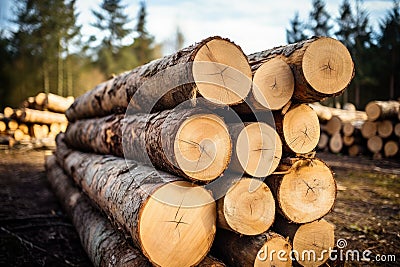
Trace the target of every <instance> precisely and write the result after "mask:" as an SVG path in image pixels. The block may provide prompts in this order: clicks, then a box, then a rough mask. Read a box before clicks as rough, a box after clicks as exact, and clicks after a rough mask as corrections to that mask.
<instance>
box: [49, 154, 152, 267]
mask: <svg viewBox="0 0 400 267" xmlns="http://www.w3.org/2000/svg"><path fill="white" fill-rule="evenodd" d="M45 165H46V172H47V179H48V180H49V182H50V184H51V187H52V189H53V191H54V193H55V195H56V196H57V198H58V200H59V201H60V203H61V205H62V207H63V208H64V210H65V211H66V213H67V214H68V216H69V217H70V218H71V221H72V223H73V225H74V226H75V228H76V230H77V232H78V235H79V238H80V240H81V243H82V247H83V248H84V249H85V251H86V253H87V255H88V256H89V259H90V260H91V261H92V263H93V265H94V266H104V267H107V266H121V267H122V266H132V267H141V266H144V267H145V266H151V264H150V263H149V261H148V260H147V258H146V257H145V256H143V254H142V253H141V252H140V251H139V250H138V249H136V248H134V247H132V246H130V245H129V243H128V242H127V240H126V239H125V237H124V236H123V235H122V234H121V233H119V232H117V231H116V230H114V228H113V226H112V225H111V223H110V222H109V221H108V220H107V219H106V218H105V217H104V216H102V215H101V213H100V212H99V211H98V210H96V209H95V208H94V207H93V206H92V205H91V203H90V200H89V199H88V198H87V197H86V196H85V195H84V194H83V193H81V192H80V190H78V188H76V187H75V185H74V183H73V181H72V180H71V179H70V178H69V177H68V176H66V174H65V173H64V172H63V170H62V169H61V167H59V166H58V164H57V162H56V159H55V157H54V156H49V157H47V158H46V164H45Z"/></svg>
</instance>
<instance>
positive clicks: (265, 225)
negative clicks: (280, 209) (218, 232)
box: [217, 178, 275, 235]
mask: <svg viewBox="0 0 400 267" xmlns="http://www.w3.org/2000/svg"><path fill="white" fill-rule="evenodd" d="M217 215H218V217H217V222H218V227H221V228H224V229H227V230H230V231H234V232H236V233H239V234H243V235H258V234H261V233H263V232H265V231H267V230H268V229H269V228H270V227H271V225H272V223H273V222H274V218H275V201H274V197H273V195H272V193H271V191H270V190H269V188H268V186H267V185H266V184H265V183H263V182H262V181H261V180H258V179H254V178H253V179H252V178H241V179H239V180H237V181H235V182H233V183H232V184H231V185H230V187H229V189H228V191H227V193H226V194H225V195H224V196H223V197H222V198H220V199H218V201H217Z"/></svg>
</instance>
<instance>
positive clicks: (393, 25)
mask: <svg viewBox="0 0 400 267" xmlns="http://www.w3.org/2000/svg"><path fill="white" fill-rule="evenodd" d="M399 2H400V1H399V0H395V1H393V8H392V10H390V11H389V12H388V14H387V15H386V17H385V19H384V20H383V21H382V23H381V24H380V36H379V40H378V41H379V49H380V55H381V56H385V55H386V56H387V55H389V59H388V60H385V61H384V64H383V66H382V68H381V69H383V70H385V71H384V72H383V73H382V74H383V75H382V76H383V77H382V82H381V83H380V84H382V85H383V86H385V87H387V88H389V97H390V98H391V99H395V98H396V97H400V7H399Z"/></svg>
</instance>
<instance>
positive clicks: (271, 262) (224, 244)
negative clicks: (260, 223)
mask: <svg viewBox="0 0 400 267" xmlns="http://www.w3.org/2000/svg"><path fill="white" fill-rule="evenodd" d="M291 249H292V247H291V245H290V243H289V241H288V240H286V239H285V238H283V237H282V236H281V235H279V234H276V233H274V232H272V231H268V232H265V233H262V234H260V235H256V236H245V235H242V236H241V235H238V234H235V233H233V232H230V231H226V230H222V229H218V231H217V236H216V238H215V242H214V244H213V248H212V252H213V254H215V255H218V257H219V258H221V259H222V260H223V261H224V262H225V263H226V264H227V265H228V266H232V267H252V266H256V267H261V266H269V267H272V266H276V267H278V266H282V267H286V266H292V260H291V258H290V256H289V255H290V252H291ZM271 251H275V254H273V253H272V254H271ZM278 251H283V252H282V253H280V255H279V257H278V254H277V253H278ZM282 254H283V255H282Z"/></svg>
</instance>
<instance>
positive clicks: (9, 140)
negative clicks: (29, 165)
mask: <svg viewBox="0 0 400 267" xmlns="http://www.w3.org/2000/svg"><path fill="white" fill-rule="evenodd" d="M73 101H74V98H73V97H72V96H69V97H62V96H59V95H55V94H52V93H49V94H45V93H39V94H38V95H36V96H35V97H28V99H26V100H25V101H23V103H22V104H21V107H20V108H16V109H13V108H11V107H5V108H4V111H3V112H4V113H3V114H1V115H0V143H1V145H4V146H6V148H10V147H13V146H14V145H15V144H22V145H29V146H34V147H41V146H46V147H54V146H55V137H56V135H57V134H58V133H60V132H65V130H66V128H67V124H68V121H67V118H66V116H65V114H64V113H65V111H66V110H67V109H68V107H69V106H70V105H71V104H72V103H73Z"/></svg>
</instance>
